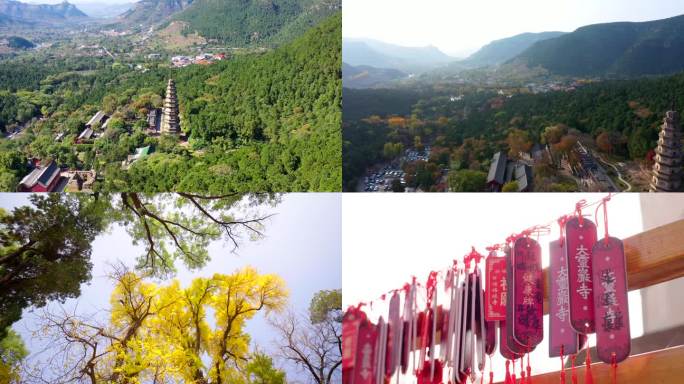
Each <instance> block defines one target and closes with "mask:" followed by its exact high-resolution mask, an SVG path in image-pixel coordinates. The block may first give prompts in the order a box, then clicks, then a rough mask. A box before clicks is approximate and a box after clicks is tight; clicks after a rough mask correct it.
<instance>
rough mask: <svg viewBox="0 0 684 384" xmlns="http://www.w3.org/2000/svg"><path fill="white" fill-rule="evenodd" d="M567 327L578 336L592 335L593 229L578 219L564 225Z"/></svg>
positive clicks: (589, 223) (594, 230)
mask: <svg viewBox="0 0 684 384" xmlns="http://www.w3.org/2000/svg"><path fill="white" fill-rule="evenodd" d="M565 236H566V246H567V248H566V250H565V252H566V255H567V259H568V287H569V293H570V324H571V325H572V327H573V328H574V329H575V331H577V332H579V333H584V334H589V333H593V332H594V288H593V282H592V262H591V258H592V256H591V249H592V247H593V246H594V244H595V243H596V225H594V223H593V222H592V221H590V220H587V219H585V218H582V217H573V218H571V219H569V220H568V221H567V222H566V223H565Z"/></svg>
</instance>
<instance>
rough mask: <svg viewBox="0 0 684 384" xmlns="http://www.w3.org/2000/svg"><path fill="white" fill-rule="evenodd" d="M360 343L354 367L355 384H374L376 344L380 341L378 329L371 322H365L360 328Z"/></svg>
mask: <svg viewBox="0 0 684 384" xmlns="http://www.w3.org/2000/svg"><path fill="white" fill-rule="evenodd" d="M358 339H359V341H358V344H357V348H356V363H355V365H354V384H372V383H373V382H374V380H373V379H374V378H375V374H374V373H375V371H374V368H375V367H374V365H375V344H376V343H377V339H378V329H377V327H376V326H375V325H373V324H372V323H371V322H369V321H363V322H362V323H361V325H360V326H359V337H358Z"/></svg>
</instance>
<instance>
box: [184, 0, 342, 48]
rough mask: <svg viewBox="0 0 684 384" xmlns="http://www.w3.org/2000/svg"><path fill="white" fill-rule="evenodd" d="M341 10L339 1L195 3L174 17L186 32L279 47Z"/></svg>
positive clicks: (199, 0)
mask: <svg viewBox="0 0 684 384" xmlns="http://www.w3.org/2000/svg"><path fill="white" fill-rule="evenodd" d="M338 9H339V1H336V0H269V1H224V0H196V1H195V2H194V3H193V4H192V5H191V6H189V7H188V8H187V9H185V10H184V11H182V12H181V13H179V14H178V15H176V16H175V19H177V20H181V21H185V22H187V23H189V26H188V27H187V28H186V32H198V33H199V34H200V35H202V36H204V37H206V38H209V39H217V40H219V41H221V42H223V43H226V44H229V45H234V46H244V45H249V44H269V45H270V44H278V43H283V42H286V41H290V40H291V39H292V38H293V37H295V36H299V35H301V34H302V33H303V31H306V30H308V29H309V28H311V27H312V26H314V25H316V24H317V23H318V22H320V21H321V20H323V19H325V18H327V17H329V16H330V15H331V14H332V13H333V12H335V11H337V10H338Z"/></svg>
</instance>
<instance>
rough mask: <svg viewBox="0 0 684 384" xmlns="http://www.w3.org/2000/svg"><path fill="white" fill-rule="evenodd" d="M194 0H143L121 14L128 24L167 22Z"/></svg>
mask: <svg viewBox="0 0 684 384" xmlns="http://www.w3.org/2000/svg"><path fill="white" fill-rule="evenodd" d="M192 2H193V0H141V1H139V2H137V3H135V5H134V6H133V7H132V8H131V9H130V10H129V11H127V12H125V13H123V14H121V15H120V19H121V21H123V22H125V23H126V24H144V25H151V24H157V23H162V22H165V21H167V20H168V19H169V17H171V16H172V15H174V14H176V13H178V12H180V11H182V10H184V9H186V8H187V7H188V6H190V4H192Z"/></svg>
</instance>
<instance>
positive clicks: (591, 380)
mask: <svg viewBox="0 0 684 384" xmlns="http://www.w3.org/2000/svg"><path fill="white" fill-rule="evenodd" d="M586 351H587V360H586V371H587V374H586V377H585V378H584V382H585V383H586V384H594V376H593V375H592V374H591V353H590V352H591V351H590V350H589V347H588V346H587V349H586Z"/></svg>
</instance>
